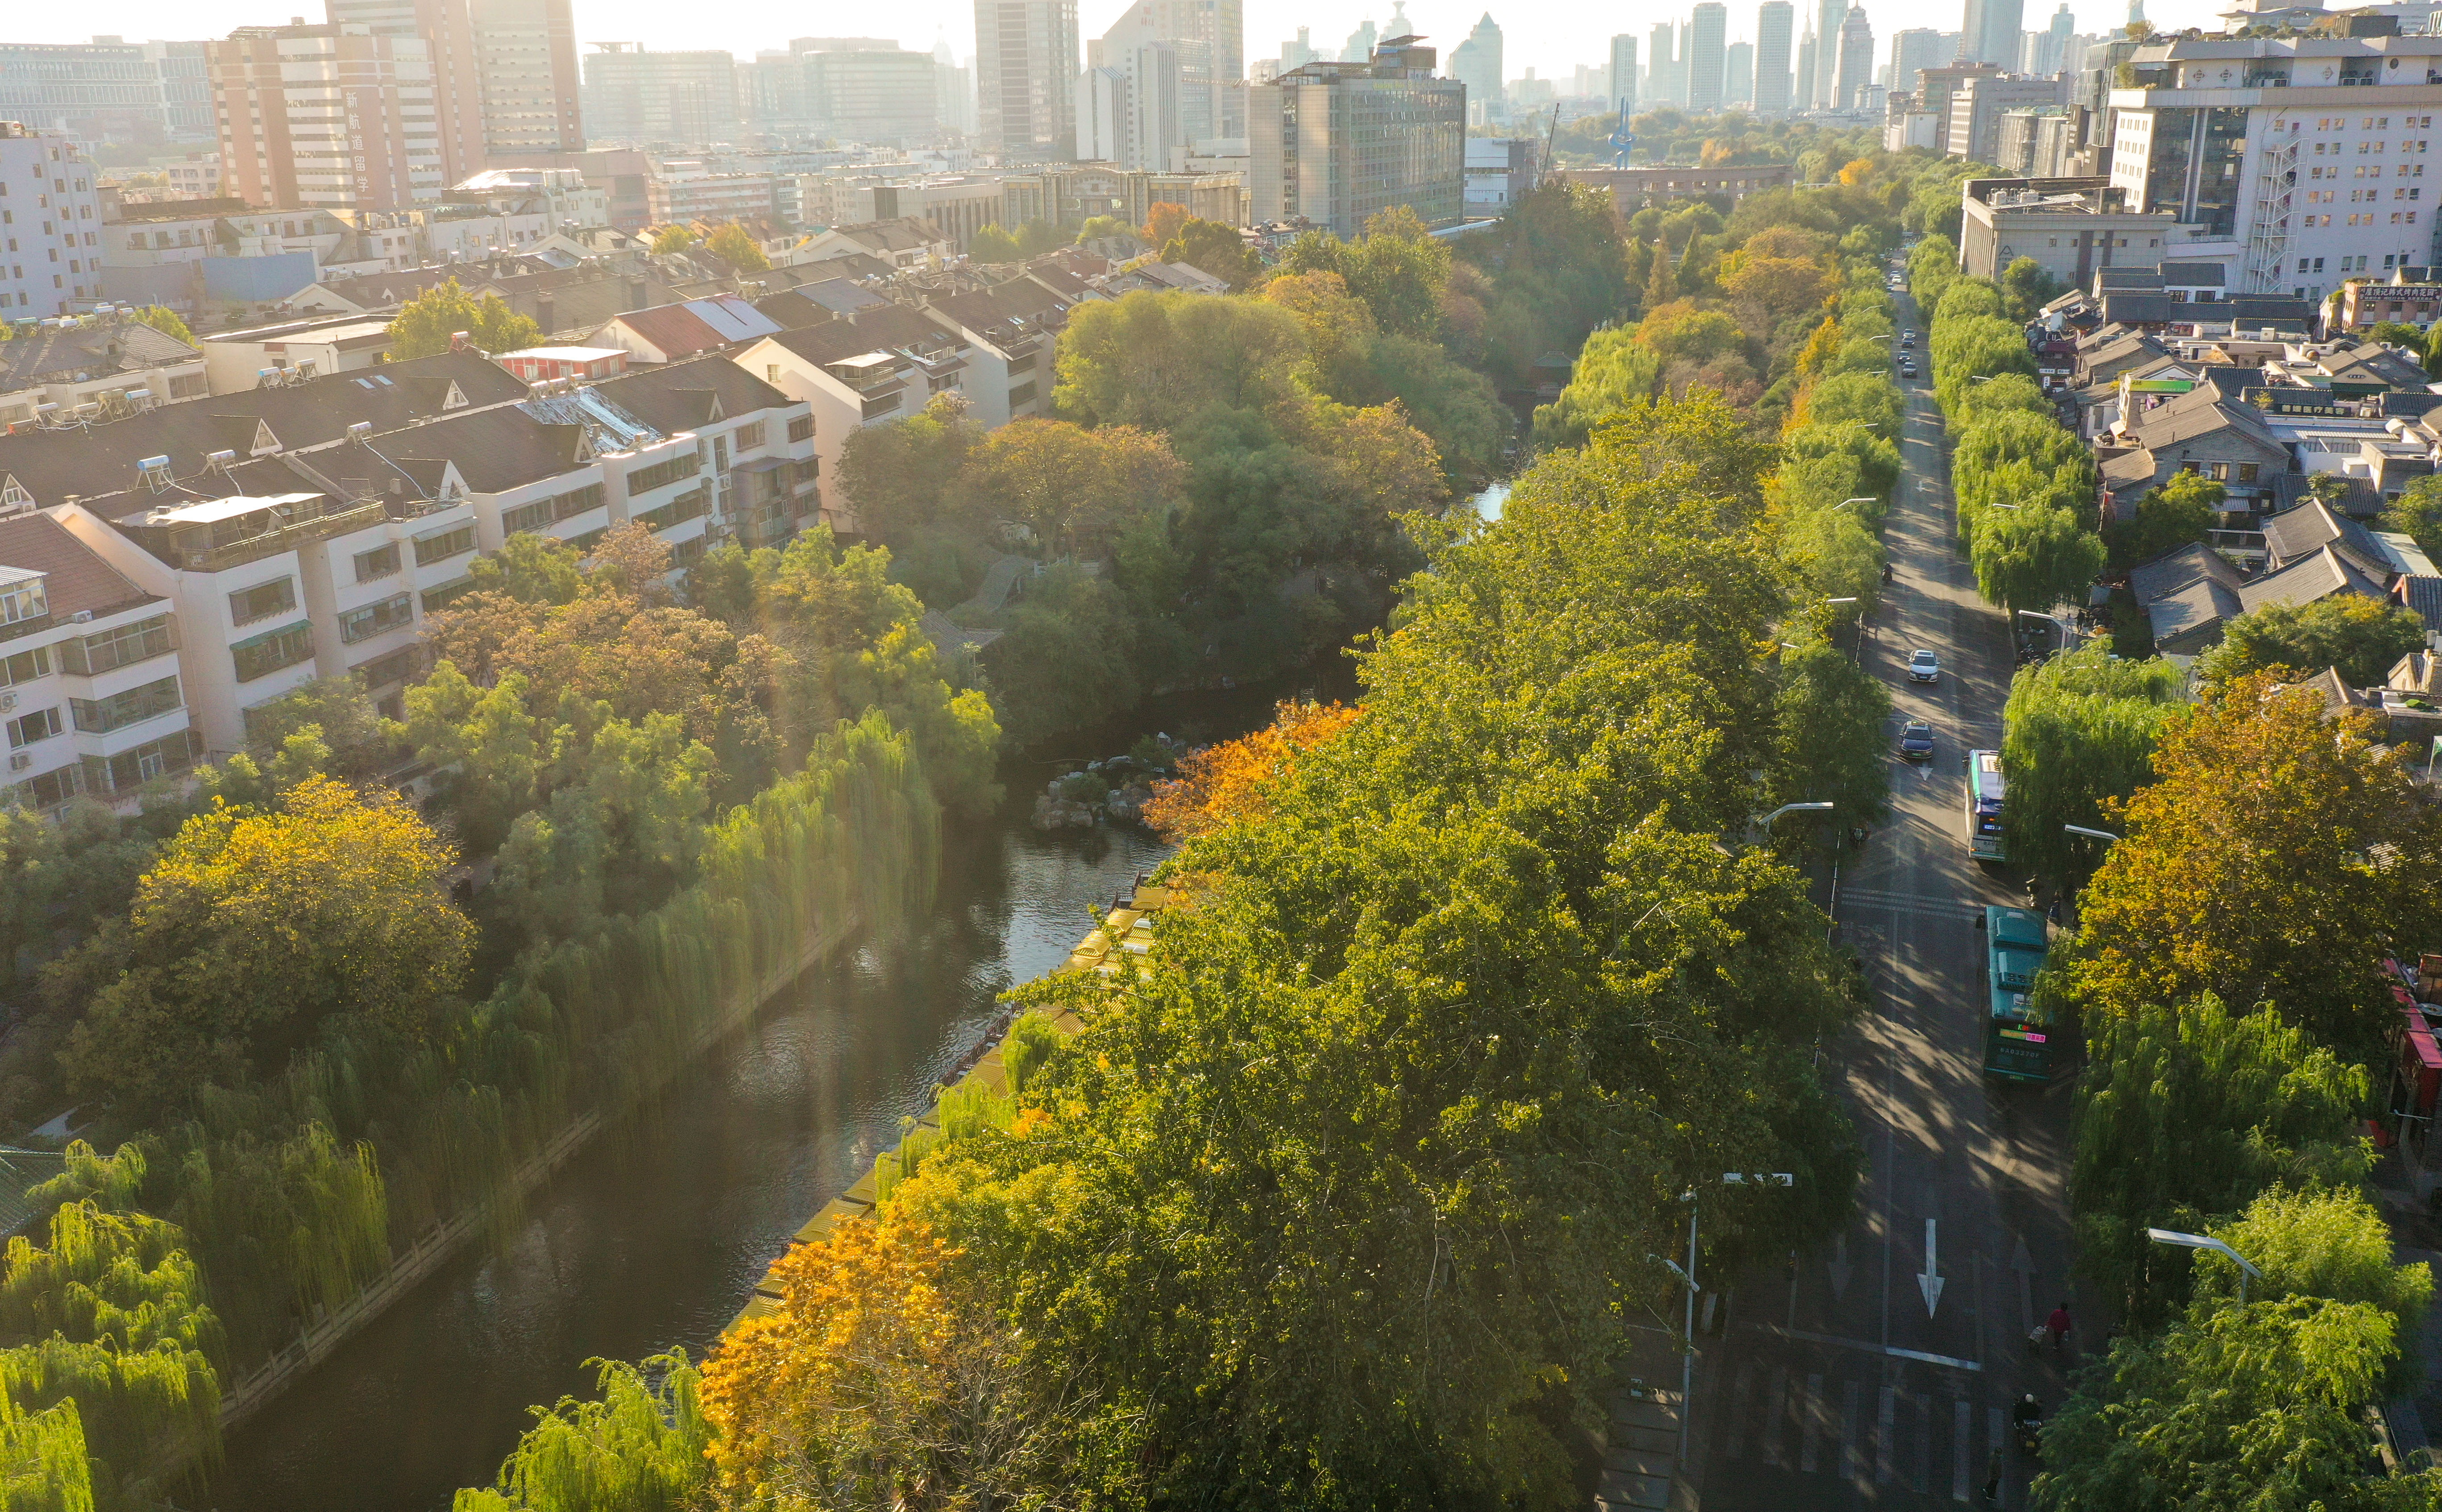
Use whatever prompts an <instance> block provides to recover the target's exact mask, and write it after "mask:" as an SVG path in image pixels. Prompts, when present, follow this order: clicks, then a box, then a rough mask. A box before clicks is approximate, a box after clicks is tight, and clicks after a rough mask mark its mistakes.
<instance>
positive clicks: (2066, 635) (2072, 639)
mask: <svg viewBox="0 0 2442 1512" xmlns="http://www.w3.org/2000/svg"><path fill="white" fill-rule="evenodd" d="M2018 617H2019V618H2020V619H2030V620H2047V621H2050V624H2051V627H2052V628H2054V629H2056V630H2058V631H2060V632H2061V649H2062V650H2065V651H2073V650H2075V649H2077V629H2076V628H2075V627H2074V626H2072V625H2070V624H2069V623H2068V621H2067V620H2064V619H2062V618H2061V617H2060V616H2059V615H2057V614H2047V613H2045V612H2044V611H2043V610H2039V609H2022V610H2018Z"/></svg>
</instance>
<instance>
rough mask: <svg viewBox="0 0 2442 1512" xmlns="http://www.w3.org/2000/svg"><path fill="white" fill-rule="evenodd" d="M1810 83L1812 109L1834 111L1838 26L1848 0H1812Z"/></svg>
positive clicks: (1837, 82)
mask: <svg viewBox="0 0 2442 1512" xmlns="http://www.w3.org/2000/svg"><path fill="white" fill-rule="evenodd" d="M1848 19H1849V0H1815V3H1814V15H1813V23H1814V82H1813V89H1812V90H1811V91H1810V92H1809V93H1808V95H1807V97H1806V98H1807V103H1808V104H1809V105H1811V106H1812V107H1813V108H1814V109H1816V110H1836V109H1838V108H1839V95H1840V28H1841V27H1842V26H1843V25H1845V24H1846V23H1847V22H1848Z"/></svg>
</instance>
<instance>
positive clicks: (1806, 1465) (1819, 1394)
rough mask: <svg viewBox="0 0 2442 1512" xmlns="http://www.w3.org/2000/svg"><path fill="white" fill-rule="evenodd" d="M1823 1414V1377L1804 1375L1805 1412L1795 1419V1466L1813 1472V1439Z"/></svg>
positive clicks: (1811, 1473) (1809, 1472) (1810, 1473)
mask: <svg viewBox="0 0 2442 1512" xmlns="http://www.w3.org/2000/svg"><path fill="white" fill-rule="evenodd" d="M1822 1415H1823V1377H1822V1376H1820V1375H1809V1376H1808V1377H1806V1412H1805V1413H1804V1415H1802V1416H1801V1417H1799V1418H1798V1420H1797V1467H1798V1468H1799V1469H1800V1470H1803V1471H1805V1472H1806V1473H1807V1474H1809V1475H1813V1473H1814V1466H1815V1455H1814V1439H1815V1435H1816V1431H1817V1429H1818V1427H1819V1425H1820V1422H1821V1419H1822Z"/></svg>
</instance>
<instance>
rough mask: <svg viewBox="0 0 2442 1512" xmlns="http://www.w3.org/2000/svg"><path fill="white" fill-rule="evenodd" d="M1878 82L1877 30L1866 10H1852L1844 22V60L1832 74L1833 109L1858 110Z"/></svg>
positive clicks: (1841, 38) (1841, 28) (1842, 58)
mask: <svg viewBox="0 0 2442 1512" xmlns="http://www.w3.org/2000/svg"><path fill="white" fill-rule="evenodd" d="M1873 82H1874V27H1873V23H1871V22H1869V21H1868V20H1867V19H1866V8H1865V7H1863V6H1850V8H1849V13H1848V14H1847V15H1845V16H1843V17H1841V18H1840V57H1839V61H1838V62H1837V63H1836V64H1834V65H1833V68H1832V109H1834V110H1856V109H1860V108H1862V107H1863V105H1864V102H1865V100H1864V97H1865V92H1866V90H1867V89H1868V88H1869V87H1870V86H1871V85H1872V84H1873Z"/></svg>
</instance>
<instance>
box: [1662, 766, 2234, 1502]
mask: <svg viewBox="0 0 2442 1512" xmlns="http://www.w3.org/2000/svg"><path fill="white" fill-rule="evenodd" d="M1831 807H1832V806H1831V805H1830V804H1828V803H1798V804H1791V805H1789V806H1788V808H1789V809H1829V808H1831ZM1787 811H1788V809H1776V810H1774V812H1775V813H1784V812H1787ZM1750 1183H1752V1184H1753V1185H1756V1186H1759V1187H1794V1186H1795V1185H1797V1177H1796V1175H1794V1174H1793V1173H1791V1172H1787V1171H1724V1172H1722V1185H1723V1186H1725V1187H1743V1186H1746V1185H1749V1184H1750ZM1679 1200H1680V1201H1682V1202H1684V1203H1686V1204H1687V1268H1686V1269H1685V1270H1682V1269H1680V1268H1679V1266H1677V1265H1676V1264H1674V1263H1673V1262H1672V1261H1671V1260H1670V1259H1669V1258H1668V1257H1667V1256H1664V1255H1648V1256H1647V1257H1646V1258H1647V1259H1649V1260H1659V1261H1661V1262H1662V1264H1663V1265H1664V1266H1667V1267H1668V1268H1669V1271H1670V1273H1671V1274H1672V1275H1674V1276H1676V1277H1678V1278H1679V1279H1680V1280H1681V1281H1683V1282H1685V1283H1686V1286H1687V1326H1686V1330H1685V1332H1684V1333H1683V1334H1682V1336H1681V1347H1680V1354H1679V1464H1680V1466H1682V1467H1683V1468H1684V1467H1685V1466H1686V1464H1687V1417H1688V1409H1689V1407H1690V1405H1691V1404H1692V1401H1693V1398H1694V1396H1695V1393H1696V1189H1695V1188H1694V1187H1689V1188H1688V1189H1687V1191H1686V1194H1685V1195H1683V1196H1682V1197H1681V1198H1680V1199H1679ZM2241 1264H2242V1265H2243V1264H2245V1262H2243V1261H2242V1262H2241Z"/></svg>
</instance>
